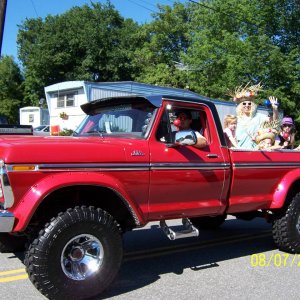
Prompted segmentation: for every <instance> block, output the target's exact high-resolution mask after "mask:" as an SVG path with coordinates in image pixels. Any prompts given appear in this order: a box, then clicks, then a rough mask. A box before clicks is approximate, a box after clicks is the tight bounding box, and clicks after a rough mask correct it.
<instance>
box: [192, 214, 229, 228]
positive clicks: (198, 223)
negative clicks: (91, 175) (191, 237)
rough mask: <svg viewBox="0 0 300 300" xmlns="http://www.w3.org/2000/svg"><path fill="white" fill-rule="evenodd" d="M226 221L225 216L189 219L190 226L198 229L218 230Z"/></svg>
mask: <svg viewBox="0 0 300 300" xmlns="http://www.w3.org/2000/svg"><path fill="white" fill-rule="evenodd" d="M225 220H226V215H221V216H215V217H198V218H190V221H191V222H192V224H193V225H194V226H195V227H196V228H198V229H212V230H214V229H218V228H219V227H220V226H221V225H222V224H223V223H224V222H225Z"/></svg>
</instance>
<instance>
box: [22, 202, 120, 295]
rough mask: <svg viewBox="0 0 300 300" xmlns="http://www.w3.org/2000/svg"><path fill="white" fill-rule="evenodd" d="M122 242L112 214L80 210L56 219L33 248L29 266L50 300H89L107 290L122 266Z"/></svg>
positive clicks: (38, 284) (30, 274)
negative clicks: (64, 299)
mask: <svg viewBox="0 0 300 300" xmlns="http://www.w3.org/2000/svg"><path fill="white" fill-rule="evenodd" d="M122 254H123V250H122V238H121V234H120V230H119V227H118V224H117V223H116V221H114V219H113V218H112V216H110V215H109V214H108V213H106V212H105V211H103V210H101V209H94V208H93V207H88V208H87V207H76V208H74V209H68V210H67V211H66V212H65V213H60V214H59V215H58V217H57V218H53V219H52V220H51V222H50V223H49V224H47V225H46V226H45V229H44V230H42V231H41V232H40V234H39V237H38V238H37V239H35V240H34V242H33V243H32V244H31V246H30V248H29V251H28V252H27V254H26V258H25V265H26V268H27V272H28V274H29V278H30V280H31V281H32V283H33V284H34V285H35V286H36V288H37V289H38V290H39V291H40V292H41V293H42V294H44V295H45V296H46V297H48V298H49V299H63V298H66V299H69V298H72V299H88V298H93V297H96V296H98V295H99V294H101V292H103V290H104V289H105V288H107V287H108V286H109V284H110V283H111V282H112V280H113V279H114V278H115V276H116V274H117V273H118V270H119V268H120V265H121V260H122Z"/></svg>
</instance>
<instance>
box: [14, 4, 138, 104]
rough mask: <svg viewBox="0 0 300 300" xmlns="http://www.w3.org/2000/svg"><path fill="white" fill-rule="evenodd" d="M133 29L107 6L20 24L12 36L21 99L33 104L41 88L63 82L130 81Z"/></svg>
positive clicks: (134, 40) (132, 24)
mask: <svg viewBox="0 0 300 300" xmlns="http://www.w3.org/2000/svg"><path fill="white" fill-rule="evenodd" d="M138 28H139V26H138V25H137V24H136V23H135V22H133V21H132V20H130V19H128V20H124V18H122V17H121V16H120V14H119V13H118V11H116V10H115V8H114V7H113V6H112V5H111V4H110V3H109V2H107V3H106V4H100V3H91V5H90V6H89V5H84V6H82V7H74V8H72V9H70V10H69V11H67V12H66V13H64V14H62V15H59V16H50V15H49V16H47V17H46V18H45V20H42V19H40V18H38V19H28V20H26V21H25V22H24V23H23V24H22V25H21V26H20V29H19V33H18V44H19V49H20V50H19V58H20V60H21V61H22V63H23V66H24V72H25V92H26V98H28V99H30V100H31V102H32V103H37V101H38V99H39V98H40V97H41V96H42V95H43V88H44V87H45V86H47V85H50V84H53V83H57V82H61V81H65V80H88V81H118V80H131V79H132V78H133V76H134V74H135V72H137V71H136V70H137V67H136V66H135V65H134V64H132V63H131V61H132V57H133V51H134V50H135V48H136V47H137V45H139V44H140V37H139V36H138V35H137V34H136V33H137V30H138Z"/></svg>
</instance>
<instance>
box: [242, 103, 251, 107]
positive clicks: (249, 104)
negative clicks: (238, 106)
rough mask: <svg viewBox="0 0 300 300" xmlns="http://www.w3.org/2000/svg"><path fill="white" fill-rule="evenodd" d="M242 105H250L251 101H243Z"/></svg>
mask: <svg viewBox="0 0 300 300" xmlns="http://www.w3.org/2000/svg"><path fill="white" fill-rule="evenodd" d="M243 105H244V106H246V105H248V106H251V105H252V103H251V102H243Z"/></svg>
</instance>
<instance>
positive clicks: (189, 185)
mask: <svg viewBox="0 0 300 300" xmlns="http://www.w3.org/2000/svg"><path fill="white" fill-rule="evenodd" d="M183 108H184V109H189V110H190V111H191V114H192V125H191V127H192V128H191V129H193V130H197V131H199V132H200V133H201V134H202V135H204V136H205V137H206V139H207V140H208V146H206V147H205V148H203V149H197V148H195V147H193V146H174V147H170V146H168V143H169V142H170V139H171V136H172V134H174V132H175V131H176V130H177V129H176V127H175V126H174V123H173V121H174V118H175V117H174V115H175V113H176V110H179V109H183ZM149 148H150V191H149V218H150V220H151V219H160V218H161V219H163V218H180V217H192V216H200V215H214V214H220V213H222V212H224V210H225V206H226V193H227V191H228V185H229V179H230V178H229V176H230V165H229V161H228V156H226V155H225V154H226V153H227V152H226V151H224V150H227V149H226V148H225V149H224V148H223V149H222V147H221V145H220V140H219V136H218V134H217V131H216V128H215V121H214V119H213V117H212V114H211V112H210V109H209V108H208V107H207V106H205V105H202V106H201V105H199V104H197V106H196V107H179V106H178V104H176V103H172V102H168V103H165V106H164V109H162V110H161V115H160V116H159V118H158V120H157V124H156V126H155V129H154V132H152V135H151V138H150V143H149ZM226 160H227V161H226Z"/></svg>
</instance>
